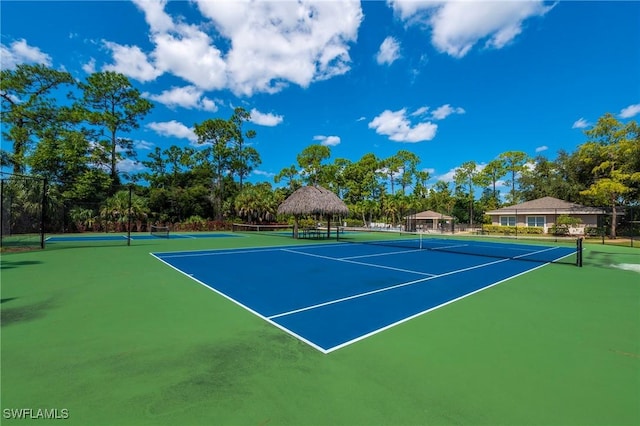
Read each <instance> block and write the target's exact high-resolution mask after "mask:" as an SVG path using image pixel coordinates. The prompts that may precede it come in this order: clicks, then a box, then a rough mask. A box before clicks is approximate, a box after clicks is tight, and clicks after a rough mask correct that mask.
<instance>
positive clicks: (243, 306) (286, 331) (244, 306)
mask: <svg viewBox="0 0 640 426" xmlns="http://www.w3.org/2000/svg"><path fill="white" fill-rule="evenodd" d="M149 254H150V255H151V256H153V257H155V258H156V259H158V260H159V261H160V262H162V263H164V264H165V265H167V266H168V267H170V268H172V269H174V270H176V271H178V272H180V273H181V274H182V275H184V276H186V277H188V278H191V279H192V280H193V281H195V282H197V283H198V284H200V285H202V286H203V287H205V288H207V289H209V290H211V291H213V292H215V293H217V294H219V295H220V296H222V297H224V298H225V299H227V300H229V301H231V302H233V303H235V304H236V305H238V306H240V307H241V308H244V309H246V310H247V311H249V312H251V313H252V314H253V315H255V316H257V317H258V318H262V319H263V320H265V321H266V322H268V323H269V324H271V325H273V326H275V327H277V328H279V329H280V330H282V331H284V332H285V333H287V334H290V335H291V336H293V337H295V338H296V339H298V340H300V341H302V342H304V343H306V344H307V345H309V346H311V347H312V348H314V349H317V350H319V351H320V352H322V353H323V354H326V353H327V351H326V350H325V349H324V348H322V347H320V346H318V345H316V344H315V343H313V342H312V341H310V340H307V339H305V338H304V337H302V336H300V335H299V334H297V333H294V332H293V331H291V330H289V329H288V328H286V327H283V326H281V325H280V324H278V323H277V322H274V321H272V320H270V319H269V318H267V317H265V316H264V315H262V314H260V313H258V312H257V311H254V310H253V309H251V308H250V307H248V306H247V305H244V304H242V303H240V302H238V301H237V300H235V299H233V298H231V297H229V296H227V295H226V294H224V293H223V292H221V291H219V290H216V289H215V288H213V287H210V286H208V285H207V284H205V283H203V282H202V281H200V280H199V279H197V278H195V277H194V276H193V275H191V274H188V273H186V272H185V271H183V270H181V269H178V268H176V267H175V266H173V265H172V264H170V263H168V262H165V261H164V260H163V259H162V258H160V257H158V256H156V255H155V254H153V253H149Z"/></svg>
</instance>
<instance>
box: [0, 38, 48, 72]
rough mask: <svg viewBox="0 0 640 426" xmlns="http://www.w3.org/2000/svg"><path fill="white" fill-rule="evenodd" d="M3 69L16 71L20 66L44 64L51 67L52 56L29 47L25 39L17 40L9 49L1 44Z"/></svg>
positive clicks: (0, 55)
mask: <svg viewBox="0 0 640 426" xmlns="http://www.w3.org/2000/svg"><path fill="white" fill-rule="evenodd" d="M0 61H1V62H2V68H3V69H7V70H12V69H15V68H16V66H18V65H20V64H43V65H46V66H51V56H49V55H47V54H46V53H44V52H42V51H41V50H40V49H39V48H37V47H33V46H29V45H28V44H27V41H26V40H25V39H20V40H16V41H14V42H13V43H11V45H10V46H9V47H7V46H5V45H4V44H0Z"/></svg>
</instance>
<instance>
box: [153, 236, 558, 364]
mask: <svg viewBox="0 0 640 426" xmlns="http://www.w3.org/2000/svg"><path fill="white" fill-rule="evenodd" d="M337 244H341V245H342V244H344V243H337ZM329 245H331V244H317V245H313V246H292V247H306V248H308V247H313V248H315V247H324V246H329ZM283 247H286V246H283ZM554 248H557V247H554ZM219 250H224V249H219ZM274 250H282V247H280V248H274V249H269V250H268V251H274ZM254 251H258V250H254ZM542 251H546V250H542ZM149 254H150V255H151V256H153V257H155V258H156V259H158V260H159V261H160V262H162V263H164V264H165V265H167V266H169V267H170V268H172V269H173V270H175V271H178V272H179V273H181V274H183V275H184V276H186V277H188V278H190V279H192V280H193V281H195V282H197V283H198V284H200V285H202V286H203V287H205V288H207V289H208V290H210V291H213V292H215V293H217V294H219V295H220V296H222V297H224V298H225V299H227V300H229V301H231V302H232V303H235V304H236V305H238V306H240V307H242V308H244V309H246V310H247V311H249V312H251V313H252V314H254V315H255V316H257V317H258V318H261V319H263V320H264V321H266V322H268V323H269V324H271V325H273V326H275V327H276V328H278V329H280V330H282V331H284V332H285V333H287V334H289V335H291V336H293V337H295V338H296V339H298V340H300V341H301V342H304V343H306V344H307V345H309V346H311V347H312V348H314V349H316V350H318V351H319V352H321V353H323V354H325V355H327V354H329V353H330V352H333V351H336V350H338V349H340V348H343V347H345V346H348V345H350V344H352V343H356V342H358V341H360V340H363V339H365V338H367V337H370V336H372V335H374V334H377V333H379V332H381V331H384V330H387V329H389V328H391V327H394V326H396V325H399V324H401V323H403V322H406V321H409V320H411V319H413V318H416V317H418V316H420V315H422V314H425V313H427V312H430V311H433V310H435V309H438V308H440V307H442V306H445V305H448V304H450V303H453V302H455V301H458V300H460V299H463V298H465V297H467V296H470V295H472V294H475V293H477V292H479V291H482V290H485V289H487V288H489V287H493V286H495V285H497V284H500V283H502V282H504V281H507V280H510V279H512V278H515V277H517V276H519V275H522V274H525V273H527V272H531V271H533V270H535V269H538V268H541V267H542V266H545V265H547V264H548V263H545V264H542V265H539V266H537V267H536V268H532V269H529V270H527V271H524V272H521V273H520V274H517V275H513V276H511V277H509V278H505V279H504V280H501V281H498V282H496V283H493V284H490V285H488V286H486V287H483V288H481V289H478V290H476V291H474V292H471V293H467V294H465V295H462V296H460V297H458V298H456V299H453V300H450V301H448V302H445V303H443V304H441V305H438V306H435V307H433V308H430V309H428V310H425V311H423V312H420V313H417V314H414V315H412V316H410V317H407V318H404V319H402V320H400V321H397V322H395V323H393V324H389V325H387V326H385V327H382V328H380V329H378V330H374V331H372V332H370V333H367V334H365V335H362V336H359V337H357V338H355V339H352V340H349V341H347V342H344V343H341V344H339V345H337V346H334V347H331V348H327V349H325V348H322V347H321V346H318V345H317V344H315V343H313V342H312V341H310V340H308V339H306V338H304V337H302V336H300V335H299V334H297V333H295V332H293V331H292V330H289V329H288V328H286V327H284V326H282V325H280V324H278V323H277V322H275V321H273V318H276V317H281V316H284V315H289V314H291V313H294V311H290V312H288V313H287V312H285V313H282V314H277V315H273V316H270V317H265V316H264V315H262V314H260V313H258V312H256V311H255V310H253V309H251V308H249V307H248V306H246V305H244V304H242V303H240V302H239V301H237V300H235V299H233V298H232V297H230V296H228V295H226V294H224V293H223V292H221V291H219V290H216V289H215V288H213V287H210V286H209V285H207V284H205V283H204V282H202V281H200V280H198V279H197V278H195V277H194V276H193V275H191V274H188V273H186V272H185V271H182V270H181V269H179V268H176V267H175V266H173V265H171V264H170V263H168V262H166V261H164V260H163V258H162V257H159V256H157V253H149ZM219 254H227V252H225V253H219ZM301 254H304V253H301ZM567 256H570V254H569V255H567ZM563 257H566V256H563ZM329 259H331V258H329ZM332 260H339V259H332ZM509 260H511V259H500V260H496V261H494V262H489V263H486V264H482V265H476V266H472V267H469V268H465V269H460V270H456V271H451V272H447V273H444V274H441V275H437V276H433V277H427V278H422V279H419V280H415V282H413V283H417V282H423V281H428V280H431V279H434V278H439V277H443V276H446V275H451V274H456V273H459V272H464V271H467V270H471V269H476V268H481V267H485V266H489V265H492V264H496V263H500V262H506V261H509ZM411 283H412V282H409V283H403V284H398V285H396V286H394V287H398V286H402V285H405V286H406V285H411ZM381 290H385V291H386V290H389V288H387V289H381ZM354 297H362V295H356V296H352V297H351V298H354ZM328 303H337V302H336V301H333V302H327V303H326V304H328ZM326 304H325V305H326ZM318 306H319V305H318ZM312 308H313V307H307V308H302V309H298V310H296V311H295V312H300V311H302V310H309V309H312Z"/></svg>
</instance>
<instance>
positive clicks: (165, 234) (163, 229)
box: [150, 225, 169, 238]
mask: <svg viewBox="0 0 640 426" xmlns="http://www.w3.org/2000/svg"><path fill="white" fill-rule="evenodd" d="M150 230H151V235H153V236H154V237H159V238H169V227H168V226H156V225H151V229H150Z"/></svg>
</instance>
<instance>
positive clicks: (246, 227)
mask: <svg viewBox="0 0 640 426" xmlns="http://www.w3.org/2000/svg"><path fill="white" fill-rule="evenodd" d="M231 229H232V231H233V232H246V233H251V234H261V235H270V236H275V237H291V236H292V235H293V226H292V225H288V224H275V225H254V224H248V223H234V224H232V226H231Z"/></svg>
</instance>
